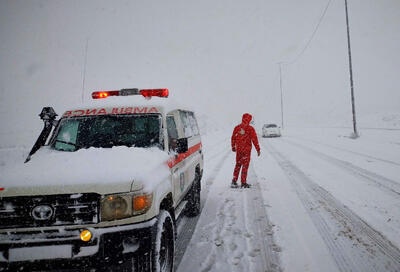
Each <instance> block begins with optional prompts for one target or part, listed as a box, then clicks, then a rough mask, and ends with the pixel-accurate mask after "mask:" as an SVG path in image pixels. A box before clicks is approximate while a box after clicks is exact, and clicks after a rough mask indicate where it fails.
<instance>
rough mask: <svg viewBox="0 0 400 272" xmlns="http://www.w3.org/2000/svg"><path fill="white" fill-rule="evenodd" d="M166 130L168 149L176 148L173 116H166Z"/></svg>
mask: <svg viewBox="0 0 400 272" xmlns="http://www.w3.org/2000/svg"><path fill="white" fill-rule="evenodd" d="M167 132H168V146H169V150H175V149H176V140H177V139H178V131H177V130H176V124H175V120H174V117H173V116H167Z"/></svg>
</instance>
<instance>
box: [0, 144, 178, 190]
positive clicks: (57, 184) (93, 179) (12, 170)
mask: <svg viewBox="0 0 400 272" xmlns="http://www.w3.org/2000/svg"><path fill="white" fill-rule="evenodd" d="M168 159H169V157H168V155H167V154H166V153H165V152H163V151H162V150H160V149H158V148H155V147H154V148H133V147H113V148H89V149H80V150H78V151H75V152H62V151H56V150H53V149H51V148H49V147H44V148H41V149H40V150H39V151H38V152H37V153H35V155H33V156H32V159H31V161H29V162H28V163H25V164H23V163H20V164H15V165H12V166H11V165H10V166H9V167H7V168H5V169H3V170H4V172H3V173H2V175H1V176H0V188H3V189H2V190H1V191H0V197H5V196H16V195H44V194H74V193H85V192H94V193H99V194H111V193H120V192H130V191H136V190H141V189H143V190H145V191H151V190H153V188H154V187H155V186H157V184H159V183H161V182H163V181H165V180H166V179H168V178H169V175H170V170H169V168H168V165H167V161H168Z"/></svg>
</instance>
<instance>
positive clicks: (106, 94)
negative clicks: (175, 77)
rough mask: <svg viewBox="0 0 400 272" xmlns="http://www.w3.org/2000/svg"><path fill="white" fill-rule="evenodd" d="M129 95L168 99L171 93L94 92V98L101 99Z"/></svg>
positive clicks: (158, 90)
mask: <svg viewBox="0 0 400 272" xmlns="http://www.w3.org/2000/svg"><path fill="white" fill-rule="evenodd" d="M128 95H142V96H143V97H145V98H151V97H153V96H158V97H168V95H169V91H168V89H142V90H139V89H137V88H132V89H121V90H115V91H102V92H93V93H92V98H93V99H100V98H107V97H109V96H128Z"/></svg>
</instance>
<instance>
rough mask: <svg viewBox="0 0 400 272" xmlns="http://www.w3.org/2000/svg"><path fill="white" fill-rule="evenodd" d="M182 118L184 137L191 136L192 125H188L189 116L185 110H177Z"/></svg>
mask: <svg viewBox="0 0 400 272" xmlns="http://www.w3.org/2000/svg"><path fill="white" fill-rule="evenodd" d="M179 114H180V116H181V120H182V125H183V132H184V134H185V138H188V137H192V136H193V131H192V126H191V125H190V122H189V118H188V115H187V112H186V111H180V112H179Z"/></svg>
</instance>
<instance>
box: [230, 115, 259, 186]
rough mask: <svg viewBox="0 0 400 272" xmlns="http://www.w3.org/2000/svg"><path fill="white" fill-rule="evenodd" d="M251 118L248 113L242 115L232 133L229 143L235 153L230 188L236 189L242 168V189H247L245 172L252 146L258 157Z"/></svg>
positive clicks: (256, 140)
mask: <svg viewBox="0 0 400 272" xmlns="http://www.w3.org/2000/svg"><path fill="white" fill-rule="evenodd" d="M251 119H252V116H251V115H250V114H248V113H245V114H243V117H242V123H241V124H239V125H237V126H236V127H235V129H234V130H233V133H232V138H231V143H232V151H233V152H236V166H235V170H234V171H233V179H232V187H238V185H237V180H238V178H239V172H240V168H242V175H241V183H242V188H249V187H250V185H249V184H248V183H247V181H246V179H247V170H248V168H249V164H250V157H251V149H252V144H253V145H254V147H255V148H256V150H257V155H258V156H260V146H259V145H258V138H257V134H256V131H255V130H254V128H253V127H252V126H251V125H250V121H251Z"/></svg>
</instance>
